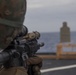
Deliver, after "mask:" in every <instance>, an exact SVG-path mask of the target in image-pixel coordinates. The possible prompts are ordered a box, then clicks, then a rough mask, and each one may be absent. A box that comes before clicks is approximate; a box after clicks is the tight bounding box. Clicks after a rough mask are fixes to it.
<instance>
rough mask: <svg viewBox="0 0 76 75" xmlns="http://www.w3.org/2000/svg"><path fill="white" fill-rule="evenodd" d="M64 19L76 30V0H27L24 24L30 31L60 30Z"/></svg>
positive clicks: (72, 29)
mask: <svg viewBox="0 0 76 75" xmlns="http://www.w3.org/2000/svg"><path fill="white" fill-rule="evenodd" d="M64 21H66V22H67V24H68V26H69V27H70V28H71V31H76V0H27V12H26V15H25V20H24V25H25V26H27V28H28V30H29V32H32V31H39V32H59V31H60V28H61V27H62V23H63V22H64Z"/></svg>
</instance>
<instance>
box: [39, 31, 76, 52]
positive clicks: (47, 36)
mask: <svg viewBox="0 0 76 75" xmlns="http://www.w3.org/2000/svg"><path fill="white" fill-rule="evenodd" d="M40 42H44V43H45V45H44V47H42V48H40V50H39V51H38V53H56V50H57V47H56V46H57V44H58V43H59V42H60V33H59V32H49V33H41V37H40V39H39V43H40ZM70 43H72V44H76V32H71V42H70ZM64 50H65V51H71V50H72V51H76V47H75V48H68V49H67V48H66V49H64Z"/></svg>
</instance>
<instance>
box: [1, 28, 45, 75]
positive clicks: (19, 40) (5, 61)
mask: <svg viewBox="0 0 76 75" xmlns="http://www.w3.org/2000/svg"><path fill="white" fill-rule="evenodd" d="M24 30H25V27H24ZM25 34H26V30H25V32H23V34H22V33H21V34H19V35H18V36H17V37H16V38H15V39H14V40H13V41H12V42H11V44H10V45H9V46H8V47H7V48H6V49H4V50H3V51H2V52H0V65H3V66H4V67H5V68H9V67H13V66H24V67H26V68H28V66H27V63H25V62H26V61H27V59H29V57H33V56H35V54H36V52H37V51H38V50H39V49H40V47H42V46H44V43H40V44H39V43H38V39H39V38H40V33H39V32H37V31H36V32H33V33H27V34H26V35H25ZM29 71H30V72H31V67H30V68H29ZM29 74H30V75H33V74H31V73H29Z"/></svg>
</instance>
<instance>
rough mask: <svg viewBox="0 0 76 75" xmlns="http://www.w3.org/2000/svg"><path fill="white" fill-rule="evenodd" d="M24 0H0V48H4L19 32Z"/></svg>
mask: <svg viewBox="0 0 76 75" xmlns="http://www.w3.org/2000/svg"><path fill="white" fill-rule="evenodd" d="M25 13H26V0H0V48H3V49H5V48H6V47H7V46H8V45H9V44H10V42H11V41H12V40H13V39H14V38H15V37H16V36H17V35H18V34H19V33H20V32H21V29H22V26H23V21H24V16H25Z"/></svg>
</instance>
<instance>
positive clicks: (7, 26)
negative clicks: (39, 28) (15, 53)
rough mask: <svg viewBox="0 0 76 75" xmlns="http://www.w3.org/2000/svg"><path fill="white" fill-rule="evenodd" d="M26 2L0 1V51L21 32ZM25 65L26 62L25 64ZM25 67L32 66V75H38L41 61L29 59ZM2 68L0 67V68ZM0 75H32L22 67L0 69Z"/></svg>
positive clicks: (34, 58) (22, 0)
mask: <svg viewBox="0 0 76 75" xmlns="http://www.w3.org/2000/svg"><path fill="white" fill-rule="evenodd" d="M26 7H27V4H26V0H0V51H3V50H5V49H6V48H7V47H8V46H9V45H10V43H11V42H12V41H13V39H14V38H15V37H16V36H17V35H18V34H19V33H20V32H21V30H22V27H23V22H24V19H25V14H26ZM25 63H26V62H25ZM27 65H28V66H30V65H33V73H34V75H40V69H41V67H42V59H41V58H40V57H37V56H35V57H30V58H29V59H27ZM1 67H2V66H1ZM0 75H32V74H30V73H29V71H28V69H27V68H25V67H23V66H15V65H14V66H11V67H10V68H4V67H2V68H1V70H0Z"/></svg>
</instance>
